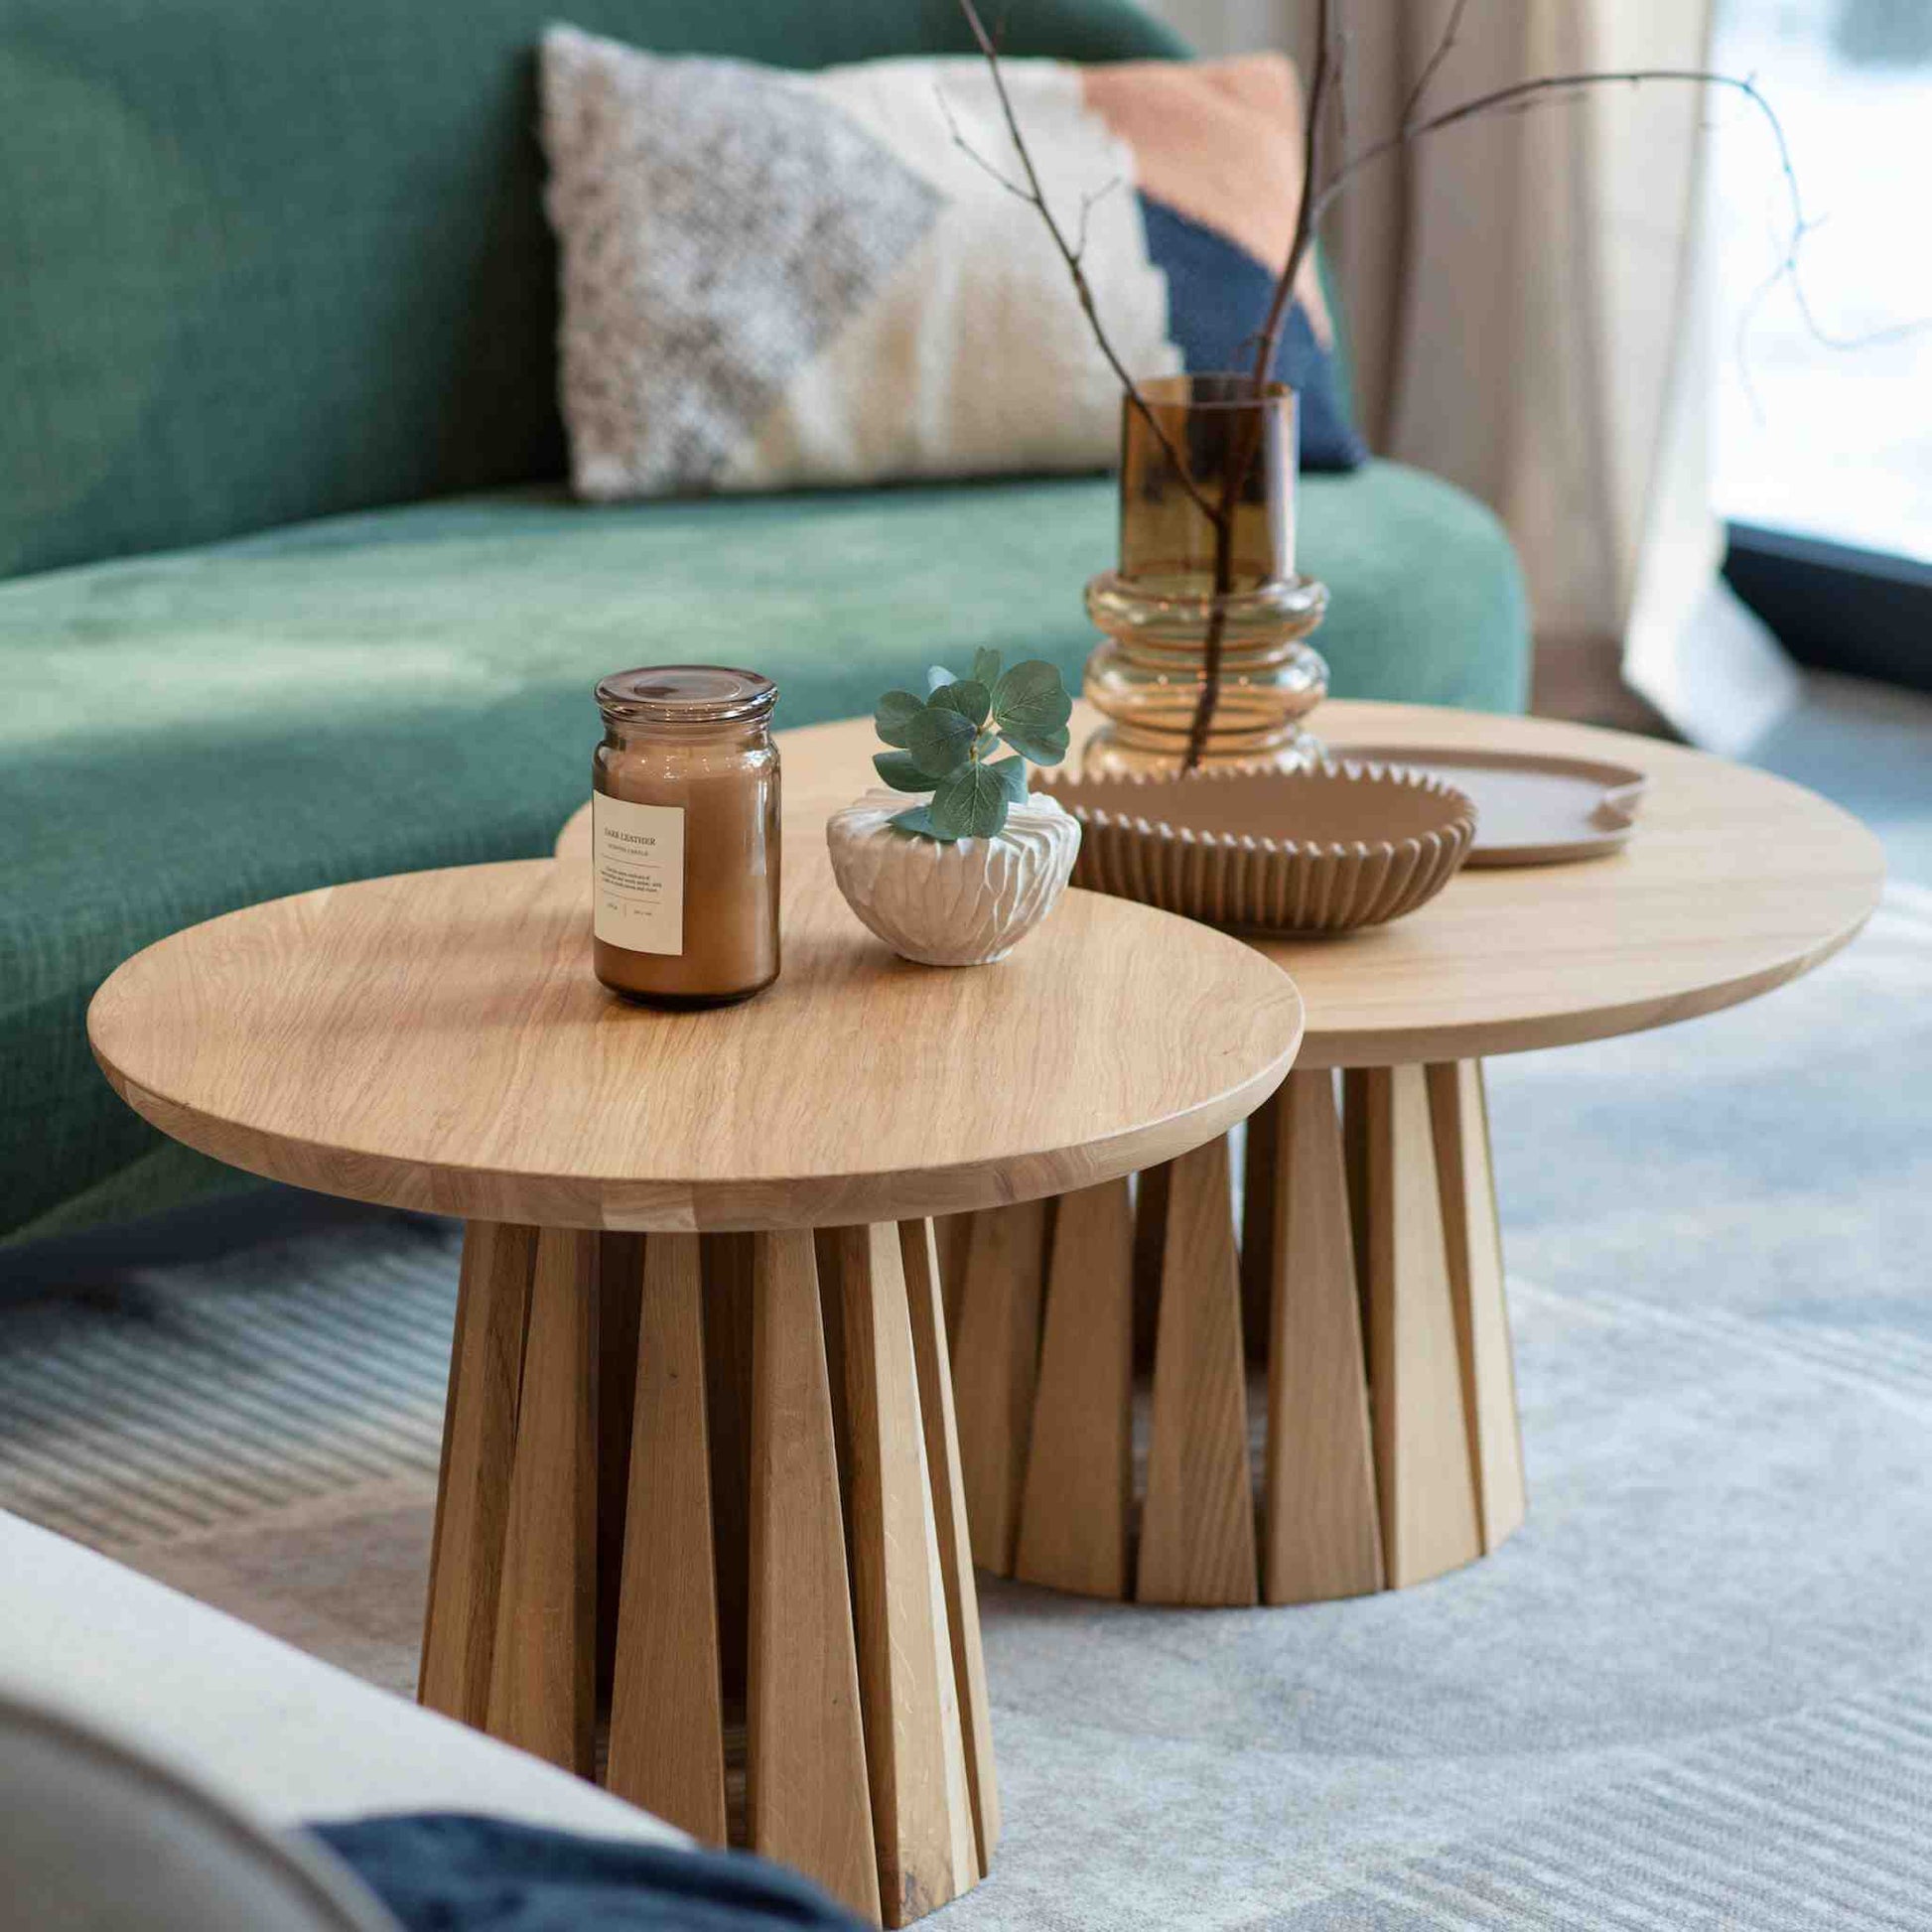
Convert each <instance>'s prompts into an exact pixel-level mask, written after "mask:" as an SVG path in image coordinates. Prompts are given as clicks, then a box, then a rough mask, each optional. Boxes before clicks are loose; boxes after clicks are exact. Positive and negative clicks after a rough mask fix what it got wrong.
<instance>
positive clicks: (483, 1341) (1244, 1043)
mask: <svg viewBox="0 0 1932 1932" xmlns="http://www.w3.org/2000/svg"><path fill="white" fill-rule="evenodd" d="M781 916H782V931H783V945H784V971H783V974H782V976H781V978H780V979H779V980H778V982H777V984H776V985H775V986H773V987H772V988H771V989H770V991H769V992H767V993H765V994H764V995H762V996H761V997H760V998H759V999H758V1000H755V1001H753V1002H751V1003H750V1004H749V1005H746V1006H743V1007H734V1008H728V1009H720V1010H714V1011H711V1012H702V1013H683V1014H668V1013H657V1012H652V1011H648V1010H645V1009H641V1008H636V1007H628V1006H625V1005H623V1004H622V1003H621V1002H620V1001H618V1000H616V999H615V998H613V997H612V996H611V995H610V994H608V993H606V992H605V991H604V989H603V988H602V987H600V986H599V985H598V984H597V983H596V981H595V980H594V979H593V977H592V973H591V958H590V953H591V921H590V882H589V879H588V877H587V875H586V873H585V871H584V869H583V868H581V867H578V866H560V865H555V864H553V863H552V862H550V861H549V860H540V861H534V862H531V863H526V864H517V865H498V866H480V867H473V868H467V869H463V870H458V871H451V872H436V873H418V874H412V875H407V876H404V877H401V878H396V879H378V880H371V881H367V882H365V883H363V884H360V885H354V886H344V887H339V888H335V889H333V890H330V891H325V892H318V893H310V894H307V895H304V896H302V897H295V898H288V899H281V900H277V901H275V902H274V903H272V904H267V905H259V906H254V907H251V908H249V909H248V910H245V911H241V912H235V913H231V914H229V915H228V916H226V917H224V918H218V919H214V920H210V921H209V922H208V923H207V924H206V925H200V926H196V927H193V928H192V929H190V930H188V931H186V932H180V933H177V934H175V935H174V936H173V937H172V938H169V939H164V940H163V941H161V942H160V943H159V944H158V945H154V946H151V947H149V948H148V949H147V950H146V951H145V952H143V953H140V954H138V955H137V956H136V957H135V958H133V959H131V960H129V961H128V962H127V963H126V964H125V965H124V966H122V967H121V968H120V969H119V970H118V971H117V972H116V973H115V974H114V975H113V976H112V977H111V978H110V979H109V980H108V981H107V983H106V985H104V986H103V987H102V988H101V990H100V992H99V994H98V995H97V996H96V997H95V1000H94V1003H93V1007H92V1010H91V1012H90V1013H89V1016H88V1031H89V1035H90V1037H91V1040H92V1043H93V1047H94V1052H95V1054H96V1056H97V1057H98V1059H99V1060H100V1063H101V1065H102V1066H103V1068H104V1069H105V1070H106V1072H107V1075H108V1078H109V1079H110V1080H111V1081H112V1082H113V1084H114V1086H115V1088H116V1090H117V1091H118V1092H119V1093H120V1094H121V1095H122V1097H123V1098H124V1099H125V1100H126V1101H127V1102H128V1103H129V1105H131V1106H132V1107H134V1108H135V1109H136V1111H137V1112H139V1113H141V1114H143V1115H144V1116H145V1117H146V1118H147V1119H149V1120H150V1121H152V1122H153V1123H154V1124H155V1125H156V1126H158V1127H160V1128H162V1129H163V1130H164V1131H165V1132H167V1133H169V1134H172V1135H174V1136H175V1137H176V1138H177V1139H179V1140H183V1141H186V1142H187V1143H188V1144H189V1145H190V1146H193V1147H196V1148H199V1149H201V1150H202V1151H203V1152H204V1153H207V1154H211V1155H213V1156H214V1157H215V1158H216V1159H218V1160H222V1161H226V1162H229V1163H231V1164H232V1165H234V1166H236V1167H240V1168H245V1169H248V1170H250V1171H251V1172H253V1173H261V1174H266V1175H269V1176H271V1177H272V1178H274V1179H278V1180H285V1181H292V1182H294V1183H296V1184H297V1185H300V1186H306V1187H315V1188H320V1189H322V1190H323V1191H325V1192H329V1193H336V1194H346V1195H349V1196H352V1197H354V1198H356V1199H360V1200H367V1201H375V1202H382V1203H387V1204H390V1205H394V1206H401V1207H412V1208H422V1209H428V1210H431V1211H433V1212H437V1213H444V1214H456V1215H461V1216H462V1217H463V1218H464V1220H465V1221H466V1222H467V1223H468V1226H467V1231H466V1234H465V1240H464V1251H463V1266H462V1278H461V1287H460V1291H459V1299H458V1310H457V1324H456V1338H455V1343H454V1348H453V1353H452V1361H451V1372H450V1402H449V1409H448V1415H447V1420H446V1422H445V1428H444V1441H443V1466H442V1476H441V1483H440V1492H439V1496H438V1502H437V1515H436V1529H435V1537H434V1544H433V1554H432V1561H431V1571H430V1585H429V1608H428V1615H427V1619H426V1629H425V1636H424V1646H423V1668H422V1681H421V1696H422V1699H423V1701H424V1702H425V1703H426V1704H429V1705H431V1706H433V1707H435V1708H436V1709H437V1710H440V1711H443V1712H446V1713H448V1714H449V1715H451V1716H453V1717H456V1718H460V1719H462V1720H464V1721H465V1722H467V1723H470V1724H473V1725H479V1726H481V1727H483V1728H484V1729H487V1730H489V1731H491V1732H492V1733H494V1734H495V1735H497V1736H500V1737H503V1738H506V1739H508V1740H509V1741H511V1742H512V1743H516V1744H519V1745H522V1746H523V1747H524V1748H526V1749H528V1750H531V1751H534V1752H536V1753H537V1754H539V1755H540V1756H544V1757H547V1758H550V1759H552V1760H553V1761H554V1762H557V1763H559V1764H563V1765H566V1766H568V1767H569V1768H571V1769H573V1770H576V1771H578V1772H579V1773H581V1774H583V1775H586V1776H589V1775H592V1774H593V1773H594V1771H595V1769H596V1766H597V1760H598V1755H599V1742H598V1740H599V1733H600V1730H601V1729H604V1728H605V1721H606V1719H607V1716H608V1729H605V1736H606V1740H607V1742H606V1750H605V1757H606V1768H605V1777H606V1781H607V1782H608V1784H609V1786H610V1788H611V1789H612V1790H614V1791H616V1792H618V1793H619V1794H620V1795H621V1796H624V1797H627V1798H630V1799H632V1800H634V1801H636V1802H637V1803H640V1804H642V1805H644V1806H646V1807H648V1808H649V1809H651V1810H653V1811H655V1812H657V1813H658V1814H659V1815H660V1816H662V1817H664V1818H667V1819H669V1820H670V1821H671V1822H672V1823H674V1824H678V1825H681V1826H683V1827H685V1828H686V1829H687V1830H689V1831H691V1832H692V1833H694V1834H695V1835H696V1836H697V1837H699V1838H701V1839H704V1840H708V1841H710V1842H712V1843H719V1844H722V1843H725V1842H728V1840H735V1841H738V1842H743V1843H749V1844H750V1845H752V1846H753V1847H754V1848H755V1849H756V1850H758V1851H759V1852H762V1853H764V1854H766V1855H767V1856H770V1857H773V1858H777V1859H781V1860H784V1861H785V1862H787V1863H792V1864H795V1865H798V1866H800V1867H802V1868H803V1869H804V1870H805V1871H807V1872H808V1873H810V1874H811V1875H812V1876H813V1877H815V1878H817V1879H818V1880H819V1881H820V1882H821V1883H822V1884H824V1885H825V1886H826V1887H827V1888H828V1889H829V1890H830V1891H832V1892H833V1893H834V1894H835V1895H837V1896H838V1897H840V1898H842V1899H843V1900H845V1901H846V1902H847V1903H848V1904H850V1905H851V1906H852V1907H853V1908H854V1909H856V1910H858V1911H860V1912H863V1913H866V1914H868V1915H870V1916H871V1917H873V1918H875V1919H879V1918H882V1917H883V1918H884V1920H885V1922H886V1923H888V1924H891V1925H900V1924H903V1923H905V1922H906V1921H907V1920H909V1919H913V1918H916V1917H918V1916H919V1915H920V1914H921V1913H924V1912H927V1911H930V1910H931V1909H933V1908H934V1907H935V1906H937V1905H940V1904H943V1903H944V1902H945V1901H946V1900H947V1899H948V1898H951V1897H953V1896H955V1895H957V1894H958V1893H959V1892H962V1891H964V1890H966V1889H967V1888H968V1887H969V1886H971V1885H972V1884H974V1883H976V1882H977V1880H978V1879H979V1877H980V1876H981V1875H982V1873H983V1872H984V1870H985V1868H986V1864H987V1861H988V1860H989V1858H990V1857H991V1855H992V1851H993V1845H994V1841H995V1839H996V1837H997V1835H998V1830H999V1800H998V1796H997V1792H996V1786H995V1778H994V1767H993V1756H992V1745H991V1739H990V1733H989V1730H988V1719H987V1704H986V1690H985V1682H984V1669H983V1665H982V1662H981V1655H980V1639H979V1612H978V1607H977V1601H976V1598H975V1594H974V1587H973V1573H972V1565H971V1560H970V1556H969V1553H968V1531H967V1525H966V1512H965V1501H964V1492H963V1487H962V1479H961V1472H960V1464H959V1455H958V1448H957V1438H956V1435H955V1426H954V1419H953V1409H952V1402H951V1386H950V1379H949V1377H950V1370H949V1365H948V1359H947V1345H946V1331H945V1324H944V1320H943V1315H942V1311H941V1306H940V1302H939V1280H938V1270H937V1262H936V1257H935V1248H934V1240H933V1232H932V1223H931V1220H930V1218H929V1217H930V1216H932V1215H934V1214H947V1213H954V1212H959V1211H963V1210H972V1209H979V1208H988V1207H992V1206H995V1205H997V1204H1000V1203H1005V1202H1013V1201H1019V1200H1025V1199H1028V1198H1032V1197H1036V1196H1040V1195H1044V1194H1049V1193H1059V1192H1063V1191H1065V1190H1067V1189H1069V1188H1073V1189H1079V1188H1085V1187H1088V1186H1090V1185H1093V1184H1096V1183H1102V1182H1106V1181H1108V1180H1109V1179H1110V1178H1112V1177H1115V1176H1119V1175H1122V1174H1125V1173H1129V1172H1131V1171H1132V1170H1135V1169H1138V1168H1142V1167H1146V1166H1149V1165H1151V1164H1153V1163H1158V1162H1164V1161H1167V1160H1170V1159H1172V1158H1173V1157H1175V1156H1177V1155H1181V1154H1182V1153H1184V1151H1185V1150H1187V1149H1189V1148H1192V1147H1195V1146H1197V1145H1199V1144H1200V1143H1202V1142H1209V1143H1214V1142H1215V1141H1216V1137H1217V1136H1218V1135H1220V1134H1222V1133H1223V1132H1224V1131H1225V1130H1226V1129H1227V1127H1228V1126H1229V1125H1230V1124H1231V1123H1233V1122H1234V1121H1236V1120H1238V1119H1240V1118H1241V1117H1242V1116H1244V1115H1245V1114H1247V1113H1250V1112H1251V1111H1252V1110H1253V1109H1254V1108H1255V1107H1256V1106H1258V1105H1259V1104H1260V1103H1261V1102H1262V1101H1263V1100H1264V1099H1266V1097H1267V1096H1268V1094H1269V1093H1270V1092H1272V1091H1273V1090H1274V1088H1275V1087H1276V1086H1277V1085H1278V1084H1279V1083H1280V1081H1281V1079H1282V1077H1283V1075H1284V1074H1285V1073H1286V1071H1287V1069H1288V1066H1289V1064H1290V1062H1291V1060H1292V1059H1293V1057H1294V1054H1295V1050H1296V1046H1297V1044H1298V1042H1299V1040H1300V1037H1301V1030H1302V1018H1301V1002H1300V999H1299V998H1298V996H1297V994H1296V992H1295V989H1294V986H1293V985H1292V983H1291V982H1290V981H1289V980H1288V978H1287V977H1286V976H1285V975H1284V974H1282V973H1281V972H1279V971H1278V970H1277V969H1276V968H1275V967H1274V966H1272V965H1270V964H1269V963H1268V962H1267V961H1265V960H1263V959H1261V958H1259V957H1258V956H1257V955H1256V954H1254V953H1253V952H1251V951H1250V950H1249V949H1248V948H1247V947H1245V946H1243V945H1241V944H1240V943H1239V942H1238V941H1235V940H1232V939H1227V938H1224V937H1223V936H1222V935H1220V934H1218V933H1214V932H1209V931H1207V930H1206V929H1205V928H1203V927H1200V926H1196V925H1191V924H1189V923H1188V922H1186V921H1185V920H1182V919H1177V918H1173V917H1170V916H1168V915H1167V914H1164V913H1160V912H1155V911H1151V910H1149V909H1147V908H1145V907H1142V906H1138V905H1129V904H1125V903H1123V902H1121V901H1119V900H1115V899H1107V898H1101V897H1095V896H1094V895H1091V894H1087V893H1080V892H1074V893H1069V894H1068V895H1067V897H1066V899H1065V900H1064V902H1063V903H1062V904H1061V906H1060V907H1059V908H1058V910H1057V911H1056V912H1055V913H1054V914H1053V916H1052V917H1051V918H1050V919H1049V920H1048V921H1047V922H1046V924H1045V925H1044V926H1042V927H1041V928H1040V930H1039V931H1038V932H1036V933H1035V934H1034V935H1033V936H1032V937H1030V938H1029V939H1028V940H1027V942H1026V943H1025V944H1024V945H1022V946H1021V947H1020V948H1019V949H1018V950H1017V951H1016V952H1015V953H1014V954H1013V955H1012V957H1011V958H1010V959H1008V960H1006V961H1005V962H1003V963H1002V964H1000V965H998V966H994V967H987V968H980V969H975V970H967V971H956V972H942V971H934V970H931V969H929V968H926V967H919V966H910V965H907V964H905V963H904V962H902V961H900V960H897V959H896V958H894V957H893V956H892V955H891V954H890V953H888V952H887V951H886V950H885V949H884V948H883V947H882V946H881V945H880V944H879V943H878V942H877V941H876V940H875V939H874V938H873V937H872V936H871V935H870V934H869V933H868V932H866V931H865V929H864V928H863V927H862V926H861V925H860V924H859V922H858V920H857V919H856V918H854V917H853V915H852V914H851V912H850V911H848V910H847V908H846V906H845V904H844V902H843V901H842V900H841V899H840V898H839V897H838V895H837V891H836V889H835V887H834V886H833V884H832V881H831V876H830V867H829V863H828V861H827V858H826V855H825V852H824V847H823V843H822V841H818V842H816V843H814V842H812V841H809V840H807V841H799V842H797V843H796V844H795V845H794V847H793V849H792V850H790V851H787V853H786V854H785V887H784V895H783V905H782V915H781Z"/></svg>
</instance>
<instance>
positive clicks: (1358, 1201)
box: [1304, 1067, 1375, 1400]
mask: <svg viewBox="0 0 1932 1932" xmlns="http://www.w3.org/2000/svg"><path fill="white" fill-rule="evenodd" d="M1306 1070H1307V1069H1304V1071H1306ZM1341 1155H1342V1164H1343V1166H1344V1167H1345V1168H1346V1170H1347V1173H1348V1232H1349V1235H1350V1237H1351V1239H1352V1241H1353V1243H1354V1248H1355V1287H1356V1290H1357V1292H1358V1293H1359V1295H1360V1298H1361V1305H1362V1332H1363V1334H1367V1332H1368V1073H1367V1071H1366V1069H1364V1068H1360V1067H1353V1068H1350V1069H1349V1070H1348V1071H1347V1072H1345V1073H1344V1074H1343V1075H1342V1076H1341ZM1368 1377H1369V1394H1370V1398H1371V1400H1372V1399H1373V1397H1374V1392H1375V1363H1374V1361H1373V1359H1371V1360H1370V1362H1369V1365H1368Z"/></svg>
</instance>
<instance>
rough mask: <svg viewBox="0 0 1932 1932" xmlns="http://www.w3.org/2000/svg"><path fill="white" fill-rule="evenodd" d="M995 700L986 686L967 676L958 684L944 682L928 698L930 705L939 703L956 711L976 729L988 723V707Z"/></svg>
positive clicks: (927, 701)
mask: <svg viewBox="0 0 1932 1932" xmlns="http://www.w3.org/2000/svg"><path fill="white" fill-rule="evenodd" d="M992 702H993V700H992V698H991V697H990V696H989V695H988V693H987V689H986V686H985V685H983V684H975V683H974V682H973V680H972V679H971V678H966V679H964V680H962V681H961V682H960V683H958V684H942V685H940V687H939V688H938V690H936V691H935V692H933V694H932V696H931V697H929V698H928V699H927V700H926V703H927V705H928V706H931V705H938V706H940V707H942V708H943V709H944V710H947V711H956V712H958V713H959V715H960V716H961V717H962V718H964V719H965V720H966V722H967V723H968V724H969V725H971V726H972V727H973V729H974V730H975V731H978V730H979V728H980V727H981V726H982V725H983V724H985V723H986V713H987V708H988V707H989V706H990V705H991V704H992Z"/></svg>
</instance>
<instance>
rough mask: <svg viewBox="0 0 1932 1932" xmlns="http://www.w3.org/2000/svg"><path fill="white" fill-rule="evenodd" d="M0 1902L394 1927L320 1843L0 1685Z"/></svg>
mask: <svg viewBox="0 0 1932 1932" xmlns="http://www.w3.org/2000/svg"><path fill="white" fill-rule="evenodd" d="M0 1901H4V1905H0V1912H3V1913H4V1916H5V1920H6V1923H7V1924H8V1925H19V1926H41V1925H45V1926H62V1927H66V1928H69V1932H397V1927H396V1922H395V1920H394V1919H392V1918H391V1917H390V1916H389V1914H388V1913H387V1912H386V1911H384V1910H383V1909H382V1908H381V1906H380V1905H378V1904H377V1903H376V1901H375V1900H374V1899H373V1898H372V1897H370V1896H369V1894H368V1893H367V1892H366V1891H364V1890H363V1888H362V1886H361V1885H360V1884H359V1883H358V1882H357V1881H356V1880H355V1878H354V1877H353V1875H352V1874H351V1873H350V1872H348V1871H347V1870H345V1869H344V1868H343V1867H342V1866H340V1865H339V1864H338V1863H336V1861H335V1860H334V1859H333V1858H331V1857H330V1856H329V1854H328V1853H326V1852H325V1851H324V1850H323V1849H322V1848H321V1847H320V1846H316V1845H311V1844H307V1843H305V1842H304V1841H303V1840H302V1839H300V1838H299V1837H297V1836H296V1835H295V1834H293V1833H287V1834H285V1833H279V1832H272V1831H269V1830H267V1829H266V1828H265V1827H263V1826H260V1825H257V1824H255V1823H254V1822H253V1821H252V1820H250V1819H247V1818H244V1817H243V1816H241V1815H240V1814H239V1813H238V1812H236V1811H235V1810H234V1809H233V1807H231V1806H229V1805H226V1804H223V1803H222V1802H221V1801H220V1800H219V1799H218V1798H214V1797H212V1796H210V1795H209V1794H208V1793H207V1791H206V1790H205V1789H203V1788H202V1787H201V1786H199V1785H197V1784H196V1783H194V1782H193V1781H192V1780H190V1779H187V1778H184V1777H182V1776H181V1775H180V1773H179V1772H177V1771H175V1770H173V1769H171V1768H169V1767H168V1766H166V1765H162V1764H158V1763H156V1762H155V1761H154V1760H153V1759H152V1758H148V1757H144V1756H143V1755H141V1754H140V1753H139V1752H136V1751H130V1750H128V1749H127V1748H126V1747H125V1746H124V1745H122V1744H120V1743H118V1742H117V1741H115V1740H114V1739H113V1738H111V1737H108V1736H106V1735H105V1734H104V1733H102V1732H100V1731H98V1730H95V1729H93V1728H91V1727H90V1726H86V1725H80V1724H78V1723H76V1722H75V1721H74V1720H72V1719H71V1718H68V1717H65V1716H62V1715H60V1714H58V1713H55V1712H51V1711H47V1710H41V1709H36V1708H33V1707H30V1706H28V1705H25V1704H22V1703H20V1702H18V1701H16V1700H15V1699H14V1698H12V1697H9V1696H8V1695H6V1694H5V1693H0Z"/></svg>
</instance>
